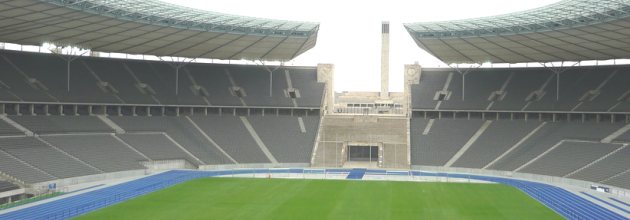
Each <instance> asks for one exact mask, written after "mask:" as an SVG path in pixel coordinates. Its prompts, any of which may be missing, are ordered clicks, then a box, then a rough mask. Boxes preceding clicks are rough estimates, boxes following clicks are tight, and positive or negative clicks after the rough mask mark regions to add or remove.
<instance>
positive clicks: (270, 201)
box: [78, 178, 562, 220]
mask: <svg viewBox="0 0 630 220" xmlns="http://www.w3.org/2000/svg"><path fill="white" fill-rule="evenodd" d="M78 219H116V220H123V219H274V220H275V219H361V220H364V219H484V220H487V219H562V217H561V216H560V215H558V214H556V213H555V212H554V211H552V210H551V209H549V208H547V207H546V206H544V205H542V204H541V203H539V202H537V201H536V200H534V199H532V198H531V197H529V196H528V195H527V194H525V193H523V192H521V191H519V190H518V189H516V188H513V187H510V186H506V185H500V184H469V183H419V182H391V181H390V182H387V181H343V180H291V179H242V178H206V179H197V180H193V181H190V182H186V183H182V184H179V185H176V186H173V187H171V188H168V189H165V190H162V191H158V192H155V193H152V194H149V195H145V196H141V197H138V198H135V199H133V200H130V201H127V202H123V203H120V204H117V205H114V206H111V207H108V208H105V209H101V210H98V211H95V212H92V213H89V214H87V215H84V216H80V217H79V218H78Z"/></svg>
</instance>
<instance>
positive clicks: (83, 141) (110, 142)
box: [42, 134, 147, 172]
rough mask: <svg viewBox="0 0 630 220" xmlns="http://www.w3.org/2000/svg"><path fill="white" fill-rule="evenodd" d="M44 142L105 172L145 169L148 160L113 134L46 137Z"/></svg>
mask: <svg viewBox="0 0 630 220" xmlns="http://www.w3.org/2000/svg"><path fill="white" fill-rule="evenodd" d="M42 138H43V139H44V140H46V141H48V142H50V143H51V144H52V145H54V146H56V147H58V148H60V149H61V150H63V151H65V152H67V153H68V154H71V155H73V156H75V157H77V158H79V159H81V160H82V161H85V162H86V163H89V164H90V165H92V166H94V167H96V168H98V169H99V170H102V171H105V172H116V171H125V170H134V169H144V167H143V166H141V165H140V163H139V162H140V161H146V160H147V159H146V158H144V157H142V156H141V155H139V154H138V153H136V152H134V151H133V150H131V149H129V147H128V146H126V145H125V144H123V143H121V142H120V141H118V140H116V139H115V138H114V137H113V135H112V134H86V135H59V136H44V137H42Z"/></svg>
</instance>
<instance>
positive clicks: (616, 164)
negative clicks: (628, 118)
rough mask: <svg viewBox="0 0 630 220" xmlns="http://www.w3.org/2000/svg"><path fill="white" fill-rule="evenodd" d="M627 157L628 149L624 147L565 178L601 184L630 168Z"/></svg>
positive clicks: (629, 148)
mask: <svg viewBox="0 0 630 220" xmlns="http://www.w3.org/2000/svg"><path fill="white" fill-rule="evenodd" d="M628 156H630V147H627V146H626V147H625V148H623V149H621V150H619V151H618V152H616V153H614V154H612V155H610V156H608V157H606V158H604V159H602V160H600V161H597V162H596V163H594V164H593V165H591V166H589V167H586V168H584V169H582V170H580V171H578V172H576V173H574V174H572V175H569V176H567V177H569V178H573V179H581V180H587V181H592V182H602V181H604V180H606V179H607V178H610V177H613V176H615V175H617V174H619V173H623V172H624V171H626V170H627V169H628V167H630V160H628ZM620 186H626V187H627V186H630V184H629V183H626V184H620Z"/></svg>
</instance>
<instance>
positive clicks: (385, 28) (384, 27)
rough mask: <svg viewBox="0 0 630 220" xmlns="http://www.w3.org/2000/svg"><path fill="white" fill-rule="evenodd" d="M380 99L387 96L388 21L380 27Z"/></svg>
mask: <svg viewBox="0 0 630 220" xmlns="http://www.w3.org/2000/svg"><path fill="white" fill-rule="evenodd" d="M381 38H382V43H381V99H388V98H389V21H383V23H382V29H381Z"/></svg>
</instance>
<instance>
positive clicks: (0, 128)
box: [0, 120, 24, 136]
mask: <svg viewBox="0 0 630 220" xmlns="http://www.w3.org/2000/svg"><path fill="white" fill-rule="evenodd" d="M11 135H24V132H21V131H20V130H18V129H16V128H15V127H13V126H11V125H10V124H8V123H6V122H4V121H2V120H0V136H11Z"/></svg>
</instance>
